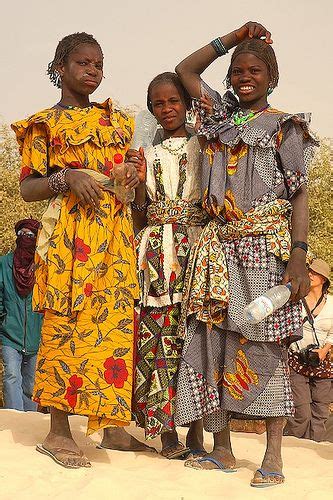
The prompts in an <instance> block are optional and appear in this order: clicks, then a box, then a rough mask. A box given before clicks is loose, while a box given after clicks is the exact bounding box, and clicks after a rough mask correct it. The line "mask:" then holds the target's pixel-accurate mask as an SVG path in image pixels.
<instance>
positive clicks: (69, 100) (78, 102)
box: [59, 89, 90, 108]
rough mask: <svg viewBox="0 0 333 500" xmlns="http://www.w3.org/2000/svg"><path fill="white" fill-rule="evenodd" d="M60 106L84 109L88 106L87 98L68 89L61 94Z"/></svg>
mask: <svg viewBox="0 0 333 500" xmlns="http://www.w3.org/2000/svg"><path fill="white" fill-rule="evenodd" d="M59 102H60V104H62V105H63V106H75V107H78V108H86V107H87V106H89V105H90V101H89V96H88V95H82V94H78V93H76V92H74V91H72V90H69V89H63V90H62V92H61V99H60V101H59Z"/></svg>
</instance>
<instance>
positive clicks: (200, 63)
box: [176, 22, 272, 98]
mask: <svg viewBox="0 0 333 500" xmlns="http://www.w3.org/2000/svg"><path fill="white" fill-rule="evenodd" d="M262 37H265V41H266V42H267V43H272V40H271V34H270V32H269V31H267V30H266V28H264V27H263V26H262V25H261V24H258V23H253V22H248V23H246V24H244V26H242V27H241V28H239V29H236V30H234V31H231V32H230V33H228V34H227V35H223V36H221V37H220V39H221V42H222V43H223V45H224V47H225V48H226V49H227V50H229V49H231V48H233V47H235V46H236V45H238V44H239V43H240V42H242V41H243V40H245V39H246V38H262ZM217 58H218V55H217V53H216V51H215V49H214V48H213V47H212V45H211V44H210V43H209V44H208V45H205V46H204V47H202V48H201V49H199V50H197V51H196V52H194V53H193V54H191V55H190V56H188V57H186V59H184V60H183V61H182V62H181V63H179V64H178V65H177V66H176V73H177V74H178V76H179V77H180V79H181V81H182V83H183V85H184V87H186V89H187V90H188V92H189V94H190V95H191V96H192V97H196V98H200V97H201V83H200V81H201V79H200V75H201V74H202V73H203V72H204V71H205V69H207V68H208V66H210V65H211V64H212V62H214V61H215V60H216V59H217Z"/></svg>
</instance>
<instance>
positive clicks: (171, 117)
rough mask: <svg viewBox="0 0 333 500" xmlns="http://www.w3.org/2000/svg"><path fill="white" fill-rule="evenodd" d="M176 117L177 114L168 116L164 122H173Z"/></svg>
mask: <svg viewBox="0 0 333 500" xmlns="http://www.w3.org/2000/svg"><path fill="white" fill-rule="evenodd" d="M175 118H176V117H175V116H167V117H165V118H163V122H164V123H171V122H173V121H174V119H175Z"/></svg>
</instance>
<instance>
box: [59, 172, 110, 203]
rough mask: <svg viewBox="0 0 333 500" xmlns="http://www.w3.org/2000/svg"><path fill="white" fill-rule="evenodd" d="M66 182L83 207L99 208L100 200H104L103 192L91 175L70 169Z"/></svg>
mask: <svg viewBox="0 0 333 500" xmlns="http://www.w3.org/2000/svg"><path fill="white" fill-rule="evenodd" d="M66 182H67V184H68V185H69V188H70V190H71V192H72V193H74V194H75V196H77V198H78V199H79V200H80V204H81V205H82V206H85V205H90V206H92V207H93V208H99V205H100V200H102V199H103V198H104V195H103V191H102V189H101V187H100V185H99V184H98V182H96V181H95V179H93V178H92V177H90V175H88V174H86V173H85V172H80V170H74V169H71V168H70V169H68V170H67V172H66Z"/></svg>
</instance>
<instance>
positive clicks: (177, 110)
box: [150, 82, 186, 137]
mask: <svg viewBox="0 0 333 500" xmlns="http://www.w3.org/2000/svg"><path fill="white" fill-rule="evenodd" d="M150 101H151V105H152V111H153V114H154V116H155V118H156V120H157V121H158V123H159V124H160V125H161V126H162V127H163V129H164V135H165V137H175V136H182V135H184V136H186V130H185V119H186V105H185V101H184V97H183V96H182V95H180V93H179V91H178V89H177V87H176V86H175V85H174V84H173V83H169V82H166V83H156V84H155V85H153V87H152V89H151V91H150Z"/></svg>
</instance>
